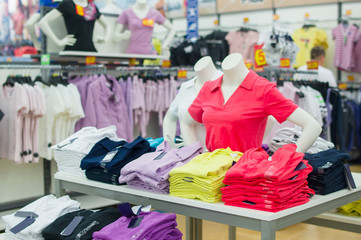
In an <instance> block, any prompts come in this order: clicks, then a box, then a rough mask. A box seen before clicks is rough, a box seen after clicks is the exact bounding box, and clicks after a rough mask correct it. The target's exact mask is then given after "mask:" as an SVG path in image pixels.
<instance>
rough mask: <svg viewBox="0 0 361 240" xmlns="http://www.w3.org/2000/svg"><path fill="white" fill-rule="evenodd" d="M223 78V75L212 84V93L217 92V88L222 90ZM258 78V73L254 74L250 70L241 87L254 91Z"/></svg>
mask: <svg viewBox="0 0 361 240" xmlns="http://www.w3.org/2000/svg"><path fill="white" fill-rule="evenodd" d="M223 76H224V75H222V76H221V77H219V78H218V79H217V80H215V81H214V82H212V86H211V89H210V90H211V92H212V91H214V90H216V89H217V88H221V85H222V79H223ZM257 77H258V75H257V73H255V72H253V71H252V70H249V73H248V74H247V76H246V77H245V79H244V80H243V82H242V83H241V84H240V85H239V87H242V88H245V89H247V90H252V88H253V84H254V82H255V79H256V78H257Z"/></svg>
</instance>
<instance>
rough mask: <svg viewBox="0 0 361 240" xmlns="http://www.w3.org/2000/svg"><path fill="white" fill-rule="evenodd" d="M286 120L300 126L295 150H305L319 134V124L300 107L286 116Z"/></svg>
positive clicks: (320, 129)
mask: <svg viewBox="0 0 361 240" xmlns="http://www.w3.org/2000/svg"><path fill="white" fill-rule="evenodd" d="M287 120H288V121H290V122H292V123H294V124H296V125H299V126H301V127H302V135H301V136H300V138H299V139H298V140H297V143H296V145H297V149H296V151H297V152H306V151H307V150H308V149H309V148H310V147H311V146H312V144H313V143H314V142H315V141H316V139H317V137H318V136H319V135H320V133H321V131H322V128H321V126H320V124H319V123H318V122H317V121H316V120H315V119H314V118H313V117H312V116H311V115H309V114H308V113H307V112H305V111H304V110H303V109H302V108H297V109H296V110H295V111H294V112H293V113H292V114H291V115H290V116H289V117H288V118H287Z"/></svg>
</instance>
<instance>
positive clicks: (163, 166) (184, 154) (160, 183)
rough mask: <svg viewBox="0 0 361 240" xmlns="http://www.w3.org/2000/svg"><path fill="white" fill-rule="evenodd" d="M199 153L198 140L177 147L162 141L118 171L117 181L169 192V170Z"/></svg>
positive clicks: (200, 150) (132, 185)
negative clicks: (153, 149)
mask: <svg viewBox="0 0 361 240" xmlns="http://www.w3.org/2000/svg"><path fill="white" fill-rule="evenodd" d="M200 153H202V145H201V144H200V143H199V142H197V143H194V144H191V145H188V146H185V147H183V148H179V149H176V148H171V147H169V146H168V143H167V142H163V143H162V144H161V145H159V146H158V147H157V149H156V151H155V152H151V153H146V154H144V155H142V156H140V157H139V158H138V159H135V160H134V161H132V162H130V163H128V164H127V165H125V166H124V167H123V168H122V170H121V172H120V173H121V175H120V178H119V183H125V182H126V183H127V184H128V185H129V186H130V187H134V188H140V189H146V190H151V191H155V192H160V193H169V181H168V179H169V172H170V171H171V170H172V169H173V168H177V167H180V166H183V165H184V164H186V163H187V162H189V161H190V160H191V159H193V158H194V157H196V156H198V155H199V154H200Z"/></svg>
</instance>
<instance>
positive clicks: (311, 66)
mask: <svg viewBox="0 0 361 240" xmlns="http://www.w3.org/2000/svg"><path fill="white" fill-rule="evenodd" d="M306 64H307V70H318V61H308V62H306Z"/></svg>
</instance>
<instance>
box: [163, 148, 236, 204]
mask: <svg viewBox="0 0 361 240" xmlns="http://www.w3.org/2000/svg"><path fill="white" fill-rule="evenodd" d="M241 156H242V153H241V152H235V151H232V150H231V149H230V148H227V149H216V150H214V151H213V152H207V153H203V154H201V155H198V156H197V157H195V158H193V159H192V160H191V161H190V162H188V163H187V164H185V165H184V166H182V167H178V168H174V169H173V170H172V171H170V173H169V175H170V178H169V185H170V195H171V196H177V197H183V198H191V199H200V200H202V201H204V202H210V203H216V202H220V201H221V198H222V194H221V188H222V187H224V186H225V185H224V184H223V179H224V176H225V174H226V171H227V170H228V169H229V168H230V167H231V166H232V164H233V162H234V161H238V160H239V159H240V157H241Z"/></svg>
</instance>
